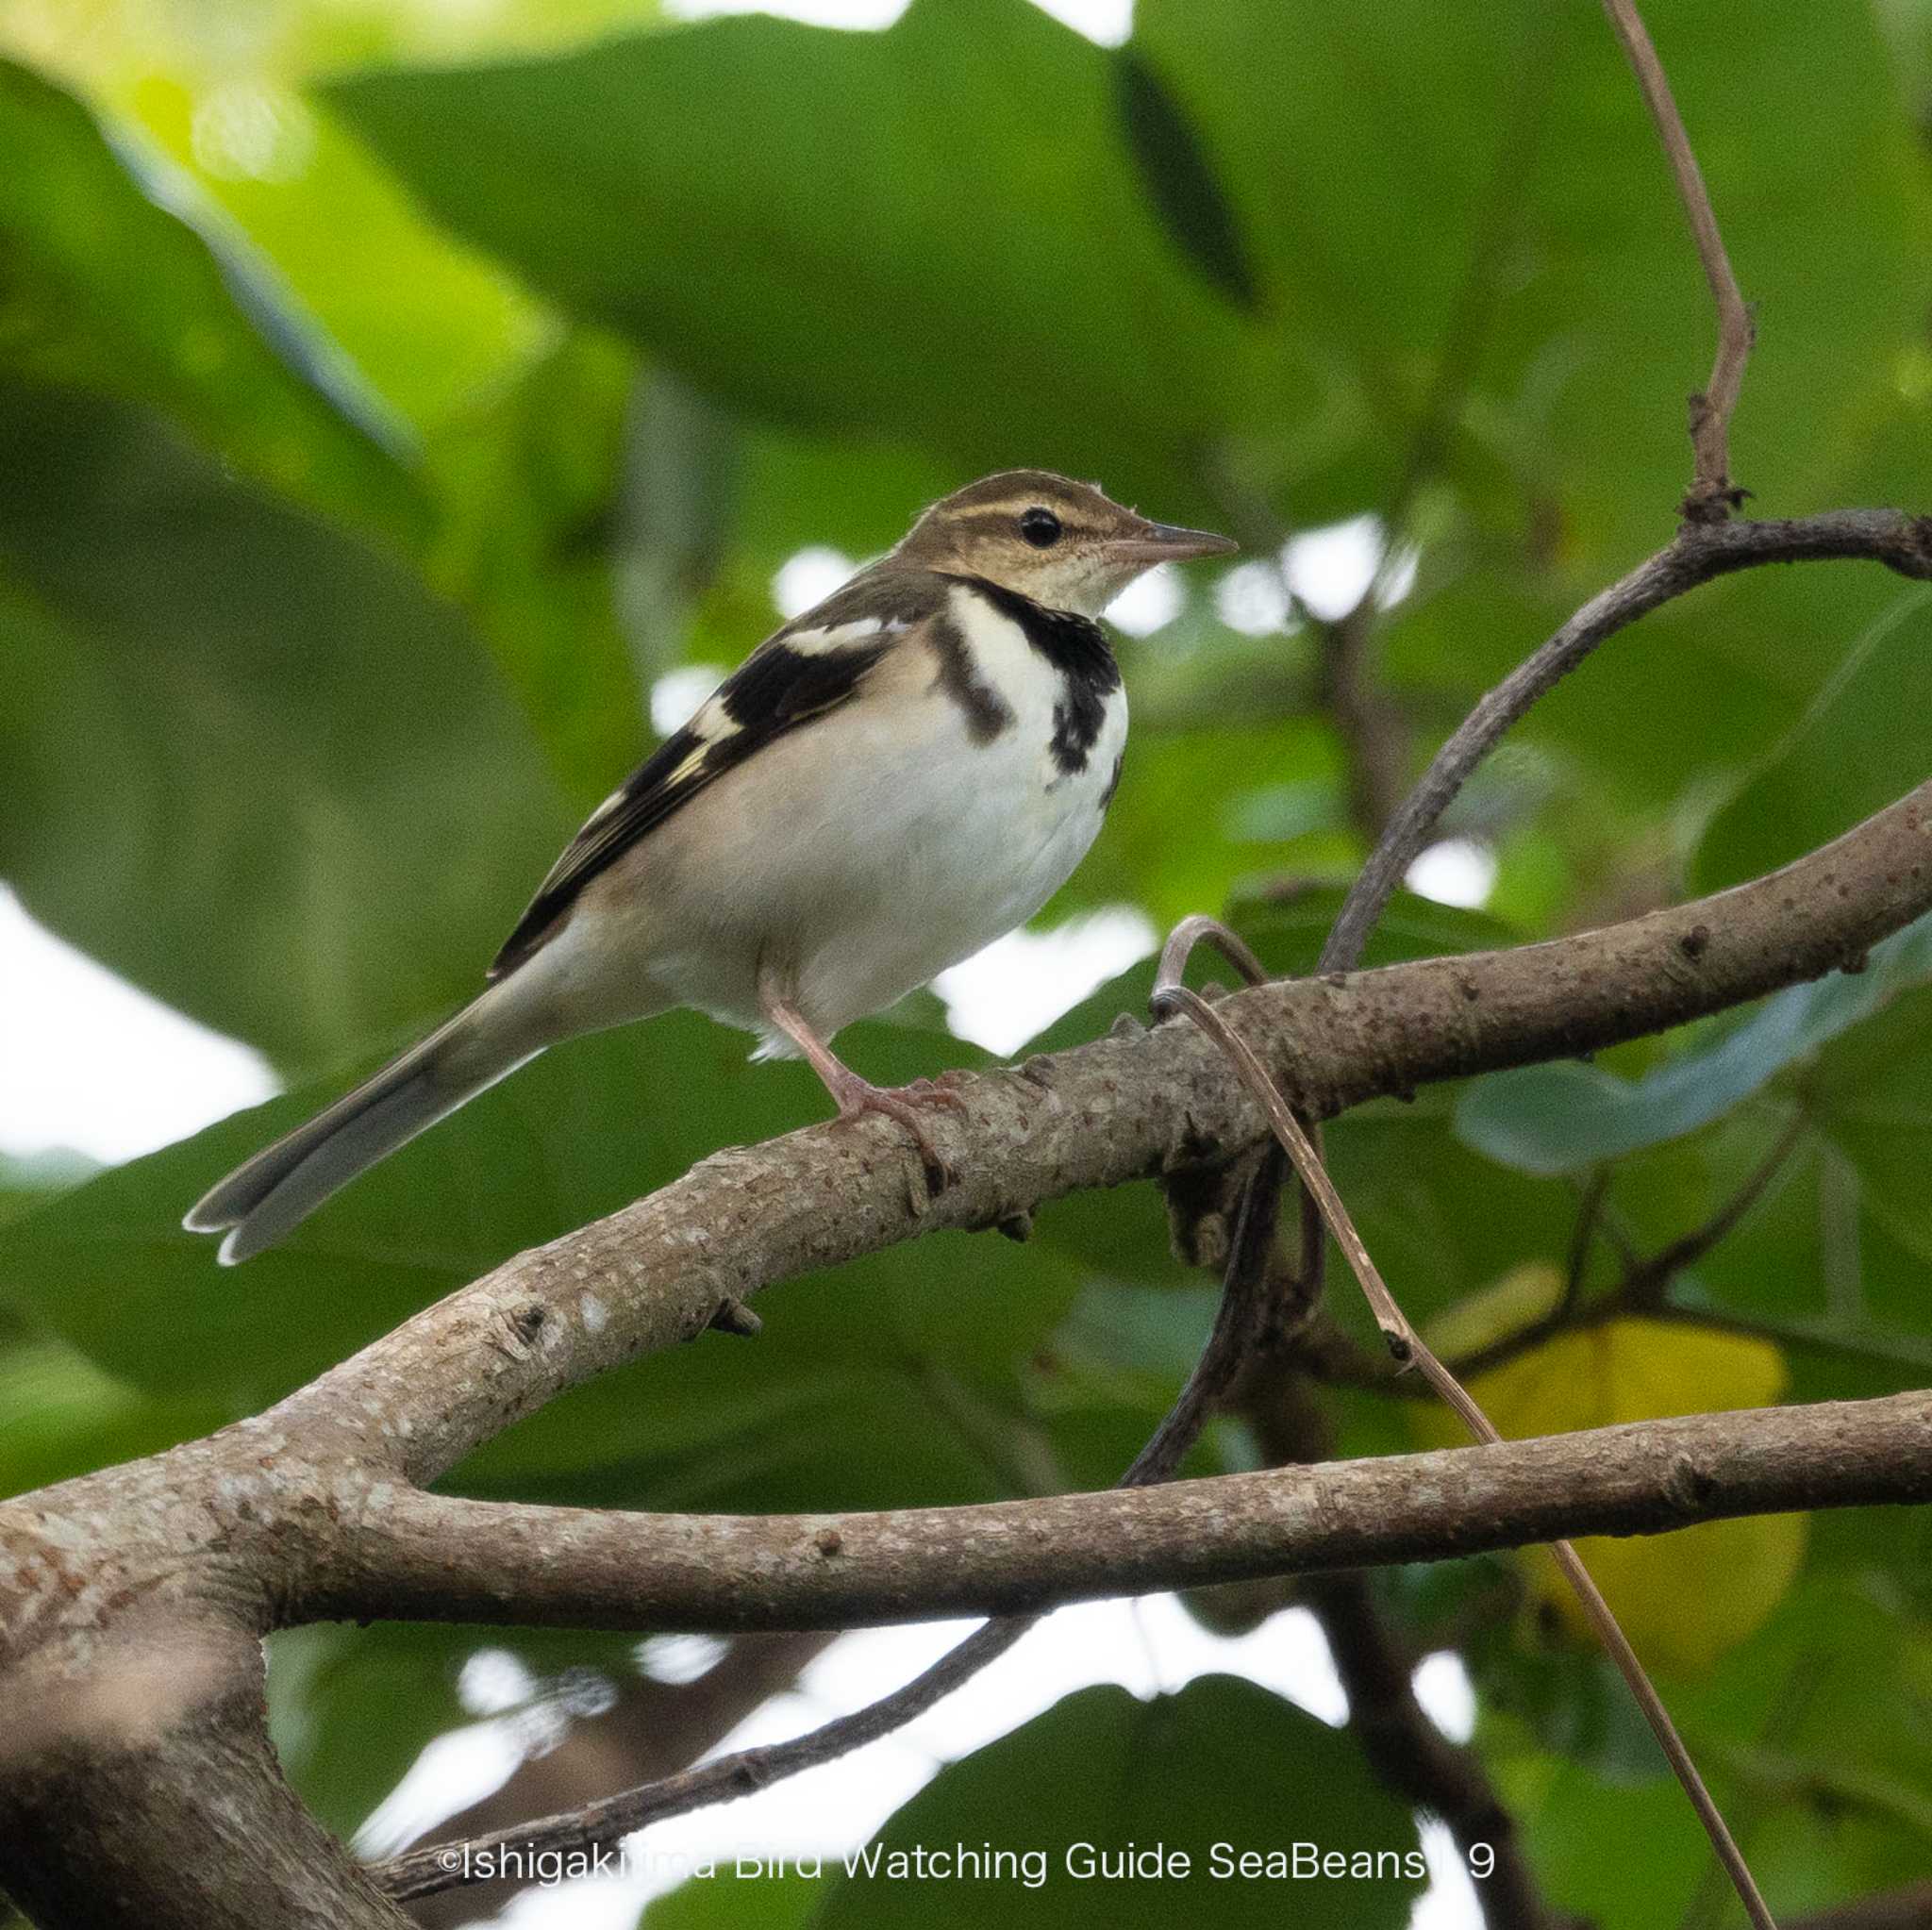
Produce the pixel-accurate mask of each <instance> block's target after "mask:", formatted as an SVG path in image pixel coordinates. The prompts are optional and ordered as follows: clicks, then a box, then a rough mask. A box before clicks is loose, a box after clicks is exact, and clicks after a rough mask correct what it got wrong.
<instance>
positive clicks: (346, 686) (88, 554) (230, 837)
mask: <svg viewBox="0 0 1932 1930" xmlns="http://www.w3.org/2000/svg"><path fill="white" fill-rule="evenodd" d="M0 440H4V441H5V442H6V444H7V446H8V451H9V460H8V462H6V463H5V464H4V465H0V652H4V654H5V656H6V657H7V661H8V674H7V678H6V681H5V684H4V686H0V764H4V766H5V768H6V769H7V771H8V783H7V785H6V787H5V789H4V790H0V873H4V874H5V875H7V876H8V878H9V879H10V880H11V881H12V883H13V884H14V886H15V887H16V889H17V890H19V892H20V895H21V897H22V898H23V899H24V900H25V903H26V905H27V907H28V908H29V909H30V910H31V911H32V912H33V913H34V914H35V916H36V917H38V918H40V919H41V920H42V922H43V923H46V924H48V925H50V926H52V927H53V928H54V929H55V930H57V931H58V932H59V933H61V935H62V936H63V937H65V938H67V939H69V940H72V941H73V942H74V943H75V944H78V945H79V946H81V947H82V948H83V949H84V950H86V951H89V952H91V953H92V954H93V955H94V956H95V957H98V958H100V959H101V960H102V961H103V962H104V963H106V964H108V965H109V966H111V967H113V968H114V969H115V970H116V971H118V972H120V973H123V974H125V976H127V977H129V978H132V979H133V980H135V981H136V983H138V984H140V985H142V986H145V987H146V988H147V989H148V990H151V991H154V992H155V993H157V994H158V996H160V997H161V998H163V999H165V1000H167V1001H168V1002H169V1003H170V1004H172V1005H175V1006H176V1007H180V1008H181V1009H182V1010H183V1011H186V1012H189V1013H191V1014H192V1015H193V1016H194V1017H196V1018H199V1019H201V1020H203V1021H204V1022H205V1023H208V1024H211V1025H213V1026H215V1027H217V1028H219V1029H221V1030H223V1031H226V1032H231V1033H235V1034H238V1035H240V1036H241V1037H242V1038H245V1039H248V1040H252V1041H254V1042H255V1043H257V1044H258V1045H260V1046H262V1047H263V1048H264V1049H265V1050H267V1051H268V1052H270V1053H271V1054H273V1055H275V1056H277V1057H281V1058H283V1059H284V1060H285V1061H292V1062H294V1063H297V1064H301V1063H305V1062H306V1063H309V1064H313V1063H317V1062H321V1061H325V1060H326V1059H328V1058H330V1057H335V1056H337V1055H340V1054H341V1053H342V1052H343V1051H345V1050H347V1049H349V1048H350V1047H351V1046H352V1045H353V1044H355V1043H358V1042H359V1041H362V1040H367V1039H368V1038H369V1037H370V1036H371V1035H372V1034H373V1033H375V1032H378V1031H380V1030H381V1029H382V1028H384V1027H386V1026H391V1025H394V1024H396V1023H399V1022H403V1021H414V1020H417V1019H420V1018H421V1016H422V1015H424V1014H425V1013H427V1012H431V1011H434V1010H436V1009H437V1008H438V1007H441V1006H442V1005H444V1004H445V1003H447V1002H448V1001H449V1000H450V999H451V998H452V996H453V995H455V994H456V993H457V992H458V991H459V990H469V989H471V988H473V987H474V986H475V983H476V982H477V976H478V974H479V973H480V970H481V966H482V963H483V962H484V961H485V960H486V959H488V957H490V955H491V951H492V950H493V948H494V946H495V945H496V943H497V942H498V941H499V940H501V937H502V934H503V932H504V930H505V929H506V928H507V926H508V923H510V922H511V921H512V920H513V919H514V917H515V915H516V910H517V908H518V907H519V906H520V904H521V903H522V902H523V900H524V898H525V894H526V893H527V891H528V889H529V884H530V881H531V880H532V879H534V878H535V877H537V876H539V875H541V872H542V870H543V868H544V866H545V864H546V863H547V862H548V861H549V859H550V857H552V855H553V854H554V852H555V850H556V849H557V846H558V843H559V842H560V841H561V839H562V837H563V835H564V833H565V832H566V831H567V830H568V819H567V816H566V814H565V812H564V810H563V808H562V807H561V805H560V803H559V802H558V797H557V794H556V792H555V790H553V789H552V787H551V784H550V782H549V779H548V777H547V775H546V774H545V773H544V771H543V769H542V766H541V759H540V758H539V757H538V756H537V754H536V752H535V750H534V748H533V746H532V745H531V743H530V741H529V739H528V735H527V733H526V731H525V728H524V726H523V724H522V722H521V720H520V719H519V718H518V717H517V716H516V714H515V712H514V711H513V709H512V708H511V707H510V705H509V704H508V701H507V699H506V697H505V695H504V692H503V690H502V689H501V687H500V686H499V685H498V683H497V681H496V679H495V677H494V676H493V674H491V667H490V664H489V660H488V658H487V657H486V656H485V655H484V654H483V652H482V651H481V650H480V649H479V648H478V647H477V645H476V642H475V639H474V638H473V637H472V635H471V634H470V632H469V630H468V629H467V627H466V626H465V624H463V622H462V620H461V618H460V617H459V616H458V614H457V612H456V611H455V610H454V609H452V608H451V607H449V606H448V605H446V604H444V603H441V601H439V600H438V599H437V598H435V597H434V596H432V595H430V594H429V593H428V592H427V591H425V589H424V587H423V585H422V583H421V582H420V580H419V579H418V578H417V577H416V576H415V575H414V574H412V573H410V572H409V571H408V570H407V569H406V568H404V567H403V566H402V565H400V564H399V563H397V562H396V561H394V560H393V559H391V557H387V556H385V555H383V554H381V553H380V552H378V551H376V550H375V549H372V548H369V547H367V546H365V545H363V544H361V543H359V542H357V541H352V540H351V539H349V538H348V537H346V536H344V535H342V534H341V533H340V532H338V531H335V530H331V529H330V528H328V527H326V526H325V525H324V524H321V523H319V522H317V521H316V520H315V519H313V518H312V517H310V516H308V515H306V514H303V513H301V512H298V511H296V510H294V509H291V508H289V507H284V506H282V505H280V504H277V503H275V502H274V501H272V500H271V499H269V498H268V497H266V496H264V495H263V494H261V493H260V492H259V491H257V490H255V489H254V488H252V487H250V486H248V485H245V484H242V483H240V482H238V481H236V480H235V479H234V478H233V477H232V476H230V475H228V474H225V472H223V471H222V470H221V469H219V468H218V467H217V466H216V465H214V464H213V463H211V462H209V461H208V460H206V459H205V458H202V457H201V456H199V455H197V454H196V453H195V452H193V451H192V450H191V449H190V448H188V447H187V446H185V445H184V444H183V443H182V442H181V441H178V440H177V439H176V438H175V437H174V436H173V435H171V434H169V433H168V432H167V431H166V429H165V428H164V427H163V426H162V425H161V424H158V423H157V422H156V421H155V420H154V419H153V418H152V417H149V416H146V415H143V414H141V413H139V412H136V411H133V410H130V409H128V408H125V407H123V406H121V405H119V404H116V403H111V402H108V401H105V400H101V399H98V398H93V397H90V396H87V395H84V394H82V393H80V392H79V391H60V390H53V389H42V388H38V387H23V386H18V385H11V384H4V383H0ZM138 1075H139V1073H138V1069H136V1068H130V1069H129V1076H131V1077H132V1076H138Z"/></svg>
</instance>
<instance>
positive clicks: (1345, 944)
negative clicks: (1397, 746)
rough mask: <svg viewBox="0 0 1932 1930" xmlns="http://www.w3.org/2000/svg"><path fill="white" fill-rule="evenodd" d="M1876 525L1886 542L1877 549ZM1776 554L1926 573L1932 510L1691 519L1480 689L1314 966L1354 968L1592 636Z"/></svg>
mask: <svg viewBox="0 0 1932 1930" xmlns="http://www.w3.org/2000/svg"><path fill="white" fill-rule="evenodd" d="M1881 529H1886V530H1887V531H1888V536H1889V537H1890V538H1891V539H1892V540H1889V541H1881V542H1880V543H1879V544H1878V545H1877V546H1875V547H1874V544H1873V542H1872V539H1873V537H1874V535H1876V534H1877V532H1878V531H1879V530H1881ZM1772 556H1776V557H1779V558H1780V559H1781V560H1789V561H1791V562H1804V561H1813V560H1823V559H1825V558H1828V557H1852V556H1863V557H1870V558H1872V560H1874V561H1876V562H1882V563H1884V564H1885V565H1886V567H1887V568H1888V569H1890V570H1894V571H1896V572H1897V573H1898V574H1900V575H1902V576H1908V577H1913V578H1916V579H1918V580H1921V581H1923V580H1926V579H1932V518H1926V517H1907V516H1900V515H1898V514H1897V513H1896V512H1894V511H1890V510H1883V509H1880V510H1869V509H1848V510H1841V511H1838V512H1834V513H1830V514H1826V515H1823V516H1810V517H1806V518H1803V519H1801V520H1798V521H1794V522H1787V521H1782V520H1772V519H1765V520H1762V521H1756V522H1750V523H1725V524H1688V525H1686V527H1685V528H1683V529H1681V530H1680V531H1679V532H1678V534H1677V537H1676V539H1675V541H1673V542H1672V543H1670V544H1669V545H1668V546H1667V547H1666V548H1664V549H1661V550H1659V551H1657V554H1656V555H1655V556H1652V557H1646V558H1645V559H1644V560H1643V561H1642V562H1641V563H1640V564H1638V566H1637V567H1636V568H1635V569H1634V570H1632V571H1631V572H1629V574H1627V575H1624V576H1622V577H1620V578H1619V579H1618V580H1617V581H1616V582H1615V583H1613V584H1611V585H1610V587H1609V588H1608V589H1607V590H1604V591H1599V592H1598V593H1597V594H1596V595H1595V596H1593V597H1591V600H1590V601H1589V602H1588V603H1587V604H1585V605H1584V606H1583V607H1582V608H1581V609H1579V610H1578V611H1577V612H1576V613H1575V615H1574V616H1573V617H1572V618H1570V620H1569V621H1568V622H1567V623H1566V624H1563V626H1562V627H1561V628H1560V629H1558V630H1557V632H1556V633H1555V635H1553V636H1552V637H1550V638H1549V639H1548V641H1545V642H1544V643H1542V644H1541V645H1540V646H1539V647H1538V649H1537V650H1536V651H1534V652H1533V653H1532V654H1531V655H1530V656H1529V657H1525V658H1524V660H1523V662H1522V663H1520V664H1519V665H1518V666H1517V667H1516V669H1515V670H1513V671H1511V672H1510V674H1508V675H1507V677H1505V678H1504V679H1503V681H1502V682H1501V683H1500V684H1498V685H1496V687H1495V688H1494V689H1493V690H1490V691H1488V692H1486V693H1485V695H1484V696H1483V697H1482V698H1480V699H1479V700H1478V702H1477V703H1476V706H1475V707H1474V709H1473V710H1472V711H1471V712H1470V713H1469V715H1468V716H1467V717H1466V718H1465V719H1464V720H1463V721H1462V723H1461V724H1459V725H1458V726H1457V729H1456V730H1455V731H1454V732H1453V733H1452V734H1451V736H1450V737H1449V739H1448V740H1447V741H1446V742H1445V743H1444V744H1443V745H1442V748H1441V750H1440V751H1438V752H1437V753H1436V756H1435V758H1434V760H1433V761H1432V762H1431V763H1430V765H1429V768H1428V770H1427V771H1425V772H1424V774H1423V776H1422V780H1421V782H1420V783H1418V784H1417V785H1416V787H1415V789H1414V790H1412V791H1410V792H1409V794H1408V796H1407V799H1406V800H1405V801H1404V803H1403V806H1402V808H1401V809H1400V810H1399V811H1397V812H1396V814H1395V815H1394V817H1393V818H1391V820H1390V822H1389V827H1388V829H1387V830H1386V831H1385V832H1384V833H1383V835H1382V840H1381V842H1380V843H1379V844H1378V845H1376V847H1375V849H1374V853H1373V854H1372V855H1371V856H1370V858H1369V861H1368V863H1367V864H1365V865H1364V866H1363V867H1362V869H1361V871H1360V873H1358V875H1357V878H1356V881H1355V883H1354V884H1353V885H1352V886H1351V887H1350V889H1349V893H1348V898H1347V901H1346V902H1345V903H1344V904H1343V906H1342V907H1341V914H1340V915H1339V916H1338V917H1337V919H1336V921H1335V925H1334V928H1333V929H1332V930H1331V931H1330V932H1329V934H1328V940H1327V942H1326V943H1325V944H1324V946H1323V948H1322V958H1321V963H1320V965H1319V967H1318V970H1320V971H1322V972H1348V971H1352V970H1353V969H1354V968H1355V966H1356V965H1357V963H1358V962H1359V960H1360V958H1361V952H1362V946H1363V945H1364V943H1366V942H1367V940H1368V936H1369V933H1370V932H1371V931H1372V930H1374V925H1375V921H1376V920H1377V919H1379V918H1380V917H1381V915H1382V912H1383V910H1384V908H1385V907H1387V905H1388V903H1389V900H1390V897H1391V895H1392V894H1393V892H1394V890H1395V888H1396V886H1397V885H1399V884H1400V883H1401V882H1402V879H1403V877H1404V875H1405V873H1407V870H1408V868H1409V866H1410V865H1411V864H1413V863H1414V862H1415V859H1416V857H1418V856H1419V855H1420V853H1421V851H1422V849H1423V846H1424V844H1425V843H1426V842H1427V841H1428V839H1429V836H1430V834H1431V833H1432V832H1433V831H1434V829H1435V827H1436V824H1437V822H1438V821H1439V820H1440V819H1441V815H1442V813H1443V811H1444V810H1445V809H1447V807H1449V805H1450V803H1451V802H1452V801H1453V800H1454V799H1455V797H1456V794H1457V791H1459V790H1461V789H1462V787H1463V785H1464V784H1465V783H1466V782H1467V781H1468V779H1469V776H1470V774H1471V773H1472V772H1474V770H1475V768H1476V766H1477V765H1478V764H1480V763H1481V762H1482V760H1483V759H1484V758H1485V757H1488V756H1489V754H1490V752H1491V750H1493V749H1494V748H1495V746H1496V744H1497V743H1498V741H1499V740H1501V739H1502V737H1503V736H1504V734H1505V733H1506V732H1507V730H1508V729H1509V728H1510V726H1511V725H1512V724H1515V723H1516V722H1517V721H1518V719H1520V718H1521V717H1522V716H1523V715H1524V712H1525V711H1526V710H1528V709H1529V707H1531V706H1532V705H1533V704H1534V703H1536V701H1537V700H1538V699H1539V698H1540V697H1542V696H1543V695H1545V694H1546V693H1547V692H1548V691H1549V690H1553V689H1554V688H1555V687H1556V685H1557V684H1558V683H1560V682H1561V681H1562V679H1563V678H1564V677H1566V676H1567V675H1569V674H1570V673H1571V672H1572V671H1573V670H1574V669H1575V668H1576V667H1577V665H1578V664H1580V663H1582V662H1583V661H1584V659H1585V658H1586V657H1589V656H1590V654H1591V651H1593V650H1594V649H1595V648H1596V647H1597V645H1598V644H1600V643H1603V642H1605V641H1607V640H1608V639H1609V638H1611V637H1614V636H1615V635H1616V634H1617V632H1618V631H1619V630H1622V629H1624V628H1626V627H1627V626H1628V625H1630V624H1634V623H1635V622H1636V621H1637V620H1638V618H1639V617H1641V616H1645V615H1647V614H1648V613H1649V612H1650V611H1651V610H1654V609H1656V608H1657V607H1658V606H1659V605H1660V604H1665V603H1668V602H1670V601H1671V600H1672V599H1673V598H1674V597H1678V596H1682V595H1683V594H1684V593H1685V592H1686V591H1691V590H1694V589H1696V588H1698V587H1699V586H1700V585H1701V584H1705V583H1708V582H1710V581H1712V579H1713V578H1715V577H1719V576H1725V575H1729V574H1731V573H1732V572H1734V571H1737V570H1745V569H1750V568H1751V567H1752V566H1753V565H1754V564H1757V563H1759V562H1761V561H1763V560H1765V559H1766V558H1767V557H1772Z"/></svg>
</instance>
